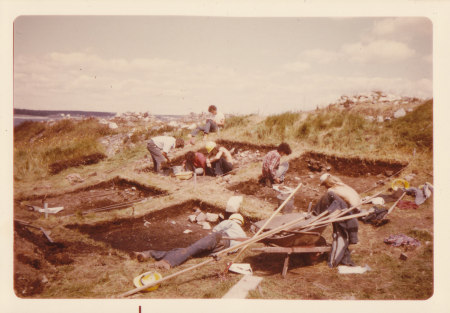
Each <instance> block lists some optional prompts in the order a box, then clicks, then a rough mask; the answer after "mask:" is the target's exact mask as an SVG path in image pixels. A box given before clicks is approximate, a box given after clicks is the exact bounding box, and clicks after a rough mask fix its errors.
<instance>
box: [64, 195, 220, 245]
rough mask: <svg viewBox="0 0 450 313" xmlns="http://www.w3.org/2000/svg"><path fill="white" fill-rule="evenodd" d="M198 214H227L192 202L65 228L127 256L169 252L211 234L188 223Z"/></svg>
mask: <svg viewBox="0 0 450 313" xmlns="http://www.w3.org/2000/svg"><path fill="white" fill-rule="evenodd" d="M197 210H200V211H201V212H203V213H205V214H206V213H215V214H221V213H222V214H223V213H224V209H223V208H220V207H217V206H214V205H211V204H209V203H206V202H202V201H200V200H189V201H186V202H183V203H179V204H176V205H173V206H169V207H166V208H164V209H161V210H158V211H155V212H152V213H149V214H146V215H144V216H142V217H138V218H124V219H117V220H114V221H109V222H102V223H97V224H94V225H88V224H71V225H67V226H66V227H67V228H70V229H75V230H78V231H79V232H81V233H83V234H87V235H88V236H89V237H91V238H92V239H94V240H97V241H101V242H104V243H107V244H108V245H110V246H111V247H112V248H115V249H119V250H122V251H126V252H130V251H141V250H148V249H153V250H170V249H173V248H180V247H186V246H188V245H190V244H191V243H193V242H195V241H196V240H198V239H200V238H202V237H204V236H205V235H207V234H209V233H210V232H211V230H206V229H203V228H202V225H200V224H198V223H196V222H191V221H189V216H190V215H193V214H194V213H195V212H196V211H197ZM224 217H225V216H224ZM221 220H222V219H221V218H219V220H218V221H217V222H211V223H210V225H211V227H214V226H215V225H216V224H217V223H219V222H220V221H221Z"/></svg>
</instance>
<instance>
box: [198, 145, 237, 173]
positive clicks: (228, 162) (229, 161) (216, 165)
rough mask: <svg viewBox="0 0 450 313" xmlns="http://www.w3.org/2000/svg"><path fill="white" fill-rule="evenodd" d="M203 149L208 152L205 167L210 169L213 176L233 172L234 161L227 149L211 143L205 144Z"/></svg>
mask: <svg viewBox="0 0 450 313" xmlns="http://www.w3.org/2000/svg"><path fill="white" fill-rule="evenodd" d="M205 148H206V151H207V152H208V157H207V159H206V166H207V167H208V168H210V169H211V173H212V174H213V175H214V176H222V175H224V174H226V173H228V172H231V171H232V170H233V164H234V159H233V156H232V155H231V152H230V151H228V149H227V148H225V147H222V146H219V145H217V144H216V143H215V142H213V141H209V142H207V143H206V145H205Z"/></svg>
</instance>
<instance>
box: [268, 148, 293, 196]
mask: <svg viewBox="0 0 450 313" xmlns="http://www.w3.org/2000/svg"><path fill="white" fill-rule="evenodd" d="M291 152H292V151H291V147H290V146H289V144H287V143H285V142H283V143H281V144H280V145H279V146H278V147H277V149H276V150H272V151H270V152H269V153H267V154H266V155H265V156H264V159H263V163H262V178H261V182H262V183H264V184H265V185H266V186H267V187H269V188H272V184H274V183H275V184H279V183H282V182H283V181H284V175H285V174H286V172H287V170H288V169H289V163H288V162H283V163H281V164H280V160H281V157H282V156H285V155H289V154H291Z"/></svg>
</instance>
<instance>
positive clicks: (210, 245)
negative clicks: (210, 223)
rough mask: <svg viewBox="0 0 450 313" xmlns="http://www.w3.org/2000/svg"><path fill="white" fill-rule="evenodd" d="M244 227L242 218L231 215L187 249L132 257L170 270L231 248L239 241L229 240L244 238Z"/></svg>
mask: <svg viewBox="0 0 450 313" xmlns="http://www.w3.org/2000/svg"><path fill="white" fill-rule="evenodd" d="M243 225H244V218H243V217H242V215H241V214H239V213H234V214H232V215H231V216H230V217H229V218H228V220H224V221H222V222H220V223H219V224H217V225H216V226H215V227H214V228H213V230H212V231H213V232H212V233H211V234H209V235H207V236H206V237H203V238H201V239H199V240H197V241H196V242H194V243H193V244H192V245H190V246H189V247H187V248H176V249H172V250H170V251H157V250H147V251H141V252H134V256H135V257H136V258H137V259H138V261H139V262H143V261H145V260H147V259H149V258H153V259H155V260H158V261H157V262H155V263H154V264H153V266H154V267H156V268H165V269H170V268H172V267H175V266H178V265H180V264H182V263H184V262H185V261H187V260H188V259H189V258H191V257H193V256H196V255H199V254H203V253H205V252H210V253H216V252H218V251H221V250H223V249H226V248H229V247H233V246H235V245H237V244H238V243H239V241H236V240H232V239H229V238H234V239H238V238H246V237H247V235H246V234H245V232H244V230H243V229H242V226H243Z"/></svg>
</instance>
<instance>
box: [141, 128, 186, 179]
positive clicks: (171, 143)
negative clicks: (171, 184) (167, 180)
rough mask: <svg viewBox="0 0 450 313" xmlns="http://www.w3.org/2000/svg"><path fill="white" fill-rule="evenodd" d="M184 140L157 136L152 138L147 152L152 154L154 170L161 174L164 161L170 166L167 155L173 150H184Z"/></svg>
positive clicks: (148, 143)
mask: <svg viewBox="0 0 450 313" xmlns="http://www.w3.org/2000/svg"><path fill="white" fill-rule="evenodd" d="M183 147H184V140H183V139H181V138H174V137H171V136H157V137H153V138H151V139H150V140H149V141H148V142H147V150H148V152H150V155H151V156H152V160H153V170H154V171H155V172H157V173H161V172H162V169H161V164H162V163H163V162H164V161H167V163H169V164H170V159H169V156H168V155H167V154H168V153H169V151H170V150H171V149H174V148H183Z"/></svg>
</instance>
